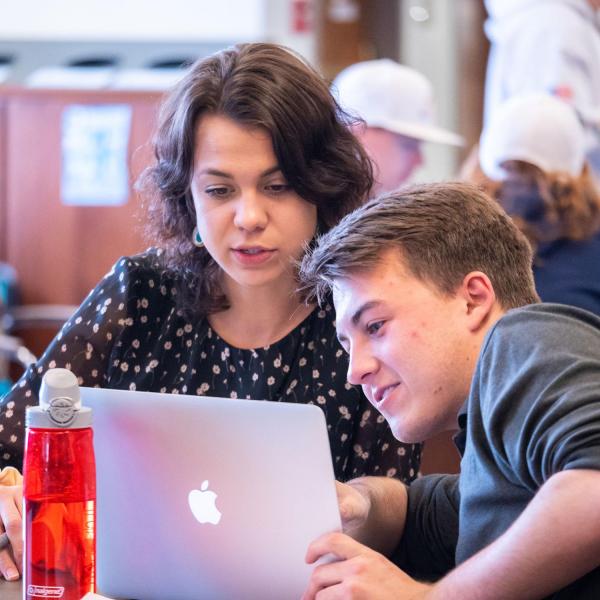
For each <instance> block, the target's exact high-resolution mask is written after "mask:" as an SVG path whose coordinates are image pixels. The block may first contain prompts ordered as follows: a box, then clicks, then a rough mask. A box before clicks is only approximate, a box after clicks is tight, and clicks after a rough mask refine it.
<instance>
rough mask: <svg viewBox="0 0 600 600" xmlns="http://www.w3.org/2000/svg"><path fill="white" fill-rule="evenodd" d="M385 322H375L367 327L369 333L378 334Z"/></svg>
mask: <svg viewBox="0 0 600 600" xmlns="http://www.w3.org/2000/svg"><path fill="white" fill-rule="evenodd" d="M383 324H384V321H374V322H373V323H369V324H368V325H367V333H368V334H369V335H373V334H375V333H377V332H378V331H379V330H380V329H381V328H382V327H383Z"/></svg>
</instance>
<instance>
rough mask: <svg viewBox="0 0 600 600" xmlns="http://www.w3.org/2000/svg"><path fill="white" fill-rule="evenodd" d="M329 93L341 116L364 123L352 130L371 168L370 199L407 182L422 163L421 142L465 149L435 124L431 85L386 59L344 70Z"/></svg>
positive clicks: (456, 136)
mask: <svg viewBox="0 0 600 600" xmlns="http://www.w3.org/2000/svg"><path fill="white" fill-rule="evenodd" d="M332 92H333V94H334V96H336V97H337V98H338V101H339V103H340V105H341V106H342V108H343V109H344V110H345V111H347V112H349V113H350V114H351V115H354V116H355V117H357V118H358V119H359V121H362V123H361V122H358V123H357V124H355V125H354V127H353V129H354V132H355V134H356V136H357V137H358V138H359V140H360V141H361V143H362V144H363V146H364V147H365V149H366V150H367V153H368V154H369V156H370V157H371V159H372V160H373V164H374V167H375V185H374V187H373V190H372V192H371V195H372V196H377V195H379V194H381V193H384V192H389V191H392V190H395V189H397V188H398V187H399V186H401V185H402V184H404V183H406V182H407V181H408V180H409V179H410V177H411V176H412V174H413V173H414V171H415V170H416V169H417V168H418V167H419V166H421V164H422V163H423V155H422V153H421V145H422V143H423V142H436V143H440V144H450V145H453V146H461V145H462V144H463V139H462V137H461V136H459V135H457V134H456V133H453V132H451V131H447V130H446V129H442V128H441V127H438V126H437V125H435V120H434V102H433V89H432V86H431V83H430V82H429V80H428V79H427V78H426V77H425V76H424V75H422V74H421V73H419V72H418V71H415V70H414V69H411V68H409V67H406V66H404V65H400V64H398V63H397V62H395V61H393V60H390V59H388V58H383V59H378V60H369V61H364V62H360V63H356V64H354V65H351V66H349V67H347V68H346V69H344V70H343V71H342V72H341V73H339V74H338V76H337V77H336V78H335V79H334V81H333V83H332Z"/></svg>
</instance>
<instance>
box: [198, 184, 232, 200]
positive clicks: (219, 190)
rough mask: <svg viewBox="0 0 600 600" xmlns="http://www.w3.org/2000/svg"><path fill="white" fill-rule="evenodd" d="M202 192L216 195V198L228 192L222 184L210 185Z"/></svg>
mask: <svg viewBox="0 0 600 600" xmlns="http://www.w3.org/2000/svg"><path fill="white" fill-rule="evenodd" d="M204 192H205V193H206V194H207V195H208V196H213V197H216V198H221V197H223V196H226V195H227V194H228V193H229V188H227V187H224V186H212V187H209V188H206V189H205V190H204Z"/></svg>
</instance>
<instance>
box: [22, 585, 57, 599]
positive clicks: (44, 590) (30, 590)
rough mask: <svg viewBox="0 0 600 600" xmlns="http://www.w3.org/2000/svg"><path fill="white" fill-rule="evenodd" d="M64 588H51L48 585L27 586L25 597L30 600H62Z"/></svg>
mask: <svg viewBox="0 0 600 600" xmlns="http://www.w3.org/2000/svg"><path fill="white" fill-rule="evenodd" d="M64 593H65V588H64V587H51V586H48V585H28V586H27V596H28V597H31V598H62V597H63V594H64Z"/></svg>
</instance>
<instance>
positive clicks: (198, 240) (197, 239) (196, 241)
mask: <svg viewBox="0 0 600 600" xmlns="http://www.w3.org/2000/svg"><path fill="white" fill-rule="evenodd" d="M193 236H194V239H193V241H194V246H196V248H204V242H203V241H202V238H201V237H200V232H199V231H198V228H197V227H194V233H193Z"/></svg>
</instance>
